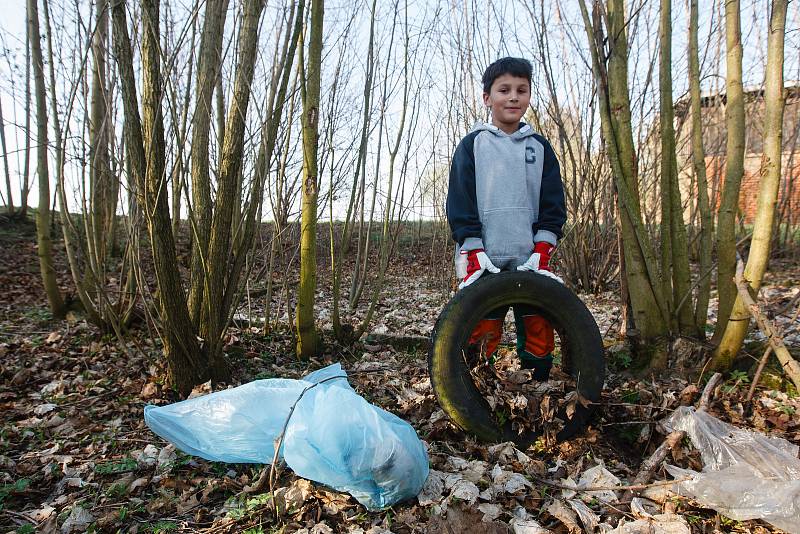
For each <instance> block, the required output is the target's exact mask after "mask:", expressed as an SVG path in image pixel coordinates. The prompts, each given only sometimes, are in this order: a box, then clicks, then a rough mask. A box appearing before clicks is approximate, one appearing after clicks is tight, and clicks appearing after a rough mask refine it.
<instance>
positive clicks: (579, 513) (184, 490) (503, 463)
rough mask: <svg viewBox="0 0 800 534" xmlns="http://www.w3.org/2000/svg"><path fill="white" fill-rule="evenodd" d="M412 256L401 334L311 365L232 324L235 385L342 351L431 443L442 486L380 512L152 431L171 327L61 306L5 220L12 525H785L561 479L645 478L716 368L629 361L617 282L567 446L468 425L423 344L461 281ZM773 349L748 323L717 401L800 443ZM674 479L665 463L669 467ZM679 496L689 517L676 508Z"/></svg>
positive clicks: (379, 399) (793, 340)
mask: <svg viewBox="0 0 800 534" xmlns="http://www.w3.org/2000/svg"><path fill="white" fill-rule="evenodd" d="M427 246H428V247H429V245H427ZM421 248H424V247H421ZM56 250H57V254H58V257H57V266H58V269H59V278H60V283H61V285H62V289H64V290H68V288H69V287H70V286H71V282H70V279H69V277H68V270H67V269H66V266H65V260H64V258H63V249H61V248H59V246H58V244H57V246H56ZM426 250H427V249H426ZM400 252H401V253H398V254H396V255H395V263H394V265H393V268H392V269H393V270H392V272H391V273H390V276H389V278H388V282H387V286H386V288H385V290H384V292H383V298H382V301H381V304H380V305H379V307H378V310H377V312H376V319H375V321H374V323H373V325H372V328H371V331H373V332H376V333H377V334H383V336H380V335H379V336H374V337H372V338H368V339H367V340H366V341H365V342H359V343H356V344H354V345H352V346H348V347H342V346H340V345H338V344H336V343H335V342H333V341H332V340H331V339H327V338H326V345H325V347H326V348H325V351H324V353H323V355H322V356H321V357H319V358H317V359H312V360H311V361H309V362H298V360H297V359H296V358H295V356H294V350H293V341H292V339H291V337H290V336H289V335H288V334H287V333H286V331H285V330H281V329H277V330H275V331H273V332H272V333H270V334H269V335H267V336H265V335H262V333H261V328H260V327H258V326H247V325H246V324H245V323H239V324H238V326H235V327H232V328H231V329H230V333H229V335H228V339H227V345H226V353H227V354H228V356H229V358H230V360H231V362H232V364H233V369H234V376H235V379H234V381H233V382H234V383H233V384H231V385H233V386H235V385H239V384H242V383H245V382H248V381H251V380H254V379H261V378H273V377H281V378H299V377H301V376H303V375H304V374H306V373H307V372H309V371H311V370H314V369H317V368H320V367H323V366H324V365H327V364H329V363H333V362H341V363H342V366H343V367H344V368H345V370H347V371H348V372H349V373H350V382H351V384H352V385H353V387H354V388H355V390H356V391H357V392H358V393H359V394H361V395H363V396H364V397H365V398H366V399H367V400H369V401H370V402H372V403H374V404H376V405H378V406H381V407H382V408H384V409H386V410H389V411H391V412H393V413H395V414H396V415H398V416H400V417H401V418H403V419H405V420H406V421H408V422H409V423H410V424H411V425H413V427H414V428H415V429H416V431H417V433H418V435H419V437H420V438H421V439H423V440H424V442H425V443H426V446H427V448H428V453H429V457H430V467H431V470H432V471H431V473H432V474H431V477H430V478H429V481H428V484H427V485H426V487H425V491H424V492H423V493H422V494H421V495H420V496H419V497H418V498H416V499H413V500H411V501H408V502H405V503H401V504H398V505H395V506H393V507H392V508H390V509H388V510H385V511H381V512H369V511H367V510H366V509H365V508H364V507H363V506H361V505H360V504H358V502H356V501H355V500H354V499H353V498H352V497H350V496H349V495H347V494H346V493H339V492H336V491H333V490H331V489H329V488H326V487H324V486H322V485H320V484H317V483H313V482H309V481H307V480H304V479H301V478H299V477H297V476H295V475H294V474H293V473H292V472H291V471H290V470H288V469H283V470H282V471H280V476H279V479H278V481H277V484H276V485H275V487H273V490H274V492H275V494H274V495H270V493H269V492H268V490H264V491H263V492H258V493H248V492H247V491H245V488H246V487H247V486H248V485H249V484H252V483H253V481H254V480H255V479H256V478H258V476H259V474H260V472H261V470H262V469H263V466H261V465H254V464H224V463H219V462H209V461H205V460H202V459H199V458H197V457H191V456H188V455H186V454H183V453H182V452H180V451H178V450H175V448H174V447H173V446H172V445H170V444H168V443H166V442H165V441H163V440H162V439H161V438H159V437H158V436H156V435H155V434H153V432H151V431H150V429H149V428H148V427H147V426H146V425H145V422H144V417H143V409H144V406H145V405H146V404H156V405H165V404H169V403H171V402H175V401H176V400H178V397H177V396H176V395H175V393H174V392H173V391H171V390H170V389H169V388H167V387H165V386H164V377H165V374H166V369H165V363H164V360H163V357H162V356H161V349H160V342H159V341H158V339H157V337H155V336H154V335H153V333H152V332H151V330H150V329H148V328H147V327H145V326H143V327H142V328H141V329H139V330H137V331H134V332H133V333H132V334H131V338H130V339H127V340H126V345H127V353H126V352H125V351H122V350H121V347H120V344H119V343H118V342H117V341H116V340H114V339H113V338H112V337H110V336H108V335H103V334H101V333H100V332H99V331H97V330H96V329H95V328H93V327H92V326H90V325H88V324H87V323H86V322H85V321H84V320H83V319H82V318H81V317H80V316H78V315H75V314H69V315H68V317H67V318H66V319H65V320H61V321H54V320H53V319H52V317H51V316H50V313H49V311H48V309H47V305H46V304H47V303H46V301H45V299H44V295H43V292H42V290H41V281H40V276H39V266H38V260H37V256H36V243H35V233H34V232H33V229H32V227H31V226H20V225H17V226H9V225H8V224H6V225H4V226H3V227H1V228H0V412H1V413H2V420H1V421H0V423H1V424H2V427H0V531H2V532H11V531H15V532H17V533H23V532H64V533H67V532H131V533H133V532H153V533H155V532H161V533H165V532H249V533H253V534H255V533H259V532H287V533H288V532H310V533H317V534H321V533H328V532H353V533H359V532H360V533H370V534H379V533H386V532H393V533H398V534H400V533H410V532H420V533H437V532H442V533H473V532H474V533H478V532H490V533H505V532H516V533H535V532H544V531H545V530H542V528H544V529H548V530H549V531H552V532H580V531H581V530H588V529H590V528H592V524H593V523H594V524H596V523H602V524H601V525H600V526H597V527H596V529H597V530H598V531H606V530H609V529H610V526H609V524H613V525H615V526H616V525H617V522H618V520H619V518H620V517H622V518H623V521H620V522H619V523H620V524H621V525H622V526H620V527H619V528H620V529H621V530H619V532H635V531H637V530H636V528H638V527H642V525H644V527H643V528H645V529H647V528H650V529H652V530H650V531H651V532H686V531H689V530H690V531H692V532H710V531H715V530H716V531H722V532H780V531H779V530H777V529H776V528H775V527H773V526H771V525H770V524H768V523H766V522H764V521H762V520H748V521H735V520H732V519H729V518H728V517H726V516H724V515H721V514H719V513H717V512H715V511H714V510H712V509H709V508H705V507H703V506H702V505H701V504H699V503H698V502H696V501H694V500H692V499H690V498H688V497H683V496H678V495H676V494H674V493H671V492H670V491H668V490H669V486H665V485H660V486H659V485H655V486H653V487H652V488H650V489H651V490H652V491H649V492H646V493H647V496H648V499H644V500H642V501H637V503H641V504H642V506H635V507H634V509H633V510H631V511H628V510H622V511H620V512H619V513H616V512H615V505H614V502H615V501H618V500H619V498H620V497H621V492H616V493H615V492H613V491H610V490H607V491H605V492H597V491H595V492H586V491H579V492H578V493H577V494H576V493H575V492H574V491H570V490H568V489H564V488H563V487H559V485H561V486H564V485H566V484H568V483H569V481H573V482H574V481H578V480H579V479H581V478H582V477H583V479H584V480H586V479H587V478H591V479H592V480H591V482H589V485H593V486H608V485H611V486H616V485H619V484H629V483H630V482H631V481H632V480H633V478H634V477H635V476H636V474H637V472H638V470H639V467H640V464H641V463H642V461H643V459H645V458H647V457H648V456H649V455H650V454H651V453H652V452H653V450H654V449H655V448H656V447H657V446H658V445H659V444H661V442H662V441H663V440H664V434H663V431H662V430H660V428H659V427H658V425H657V423H658V422H659V421H660V420H662V419H663V418H664V417H665V416H667V415H669V414H670V413H671V412H672V411H673V410H674V409H675V408H677V407H678V406H680V405H682V404H683V405H686V404H693V403H694V402H695V401H696V400H697V397H698V396H699V392H700V391H701V390H702V389H703V386H704V381H705V380H706V379H707V373H706V374H701V373H696V374H695V376H696V375H700V376H699V378H693V379H692V381H690V380H688V379H687V378H685V377H683V376H681V375H680V374H679V373H674V374H670V373H664V374H659V375H657V376H645V377H642V376H634V375H633V374H631V373H630V372H629V370H628V369H627V367H628V366H629V365H630V356H629V355H628V354H627V352H626V351H625V348H624V345H623V344H622V343H621V342H620V340H619V339H618V337H617V331H618V329H619V325H618V321H619V303H618V302H617V301H616V294H615V293H613V292H609V293H605V294H601V295H581V298H582V299H583V300H584V301H585V303H586V304H587V306H588V307H589V309H590V310H591V311H592V313H593V314H594V316H595V319H596V321H597V323H598V326H599V327H600V332H601V334H602V335H603V336H604V344H605V346H606V347H607V354H606V363H607V369H608V371H607V379H606V384H605V391H604V393H603V397H602V402H601V406H600V407H599V409H598V410H597V412H596V415H595V416H594V417H593V419H592V421H591V424H590V426H589V428H588V429H587V431H586V432H584V433H583V434H582V435H581V436H579V437H577V438H574V439H571V440H569V441H567V442H565V443H561V444H548V445H547V446H544V447H542V446H539V447H531V448H529V449H528V450H526V451H519V450H517V449H516V448H515V447H514V446H513V445H512V444H509V443H506V444H485V443H481V442H478V441H476V440H475V439H473V438H472V437H470V436H469V435H467V434H465V433H464V432H462V431H461V430H459V429H458V428H456V427H455V426H454V425H452V424H451V423H450V422H449V421H448V420H447V418H446V417H445V416H444V414H443V412H442V411H441V409H440V408H439V406H438V404H437V402H436V399H435V396H434V393H433V391H432V389H431V385H430V379H429V377H428V372H427V353H426V351H427V348H426V343H425V341H424V338H425V337H426V336H429V335H430V332H431V329H432V327H433V325H434V323H435V320H436V317H437V316H438V314H439V312H440V311H441V309H442V307H443V306H444V304H445V303H446V302H447V300H448V299H449V297H450V295H451V293H450V291H449V289H448V288H447V287H443V286H444V285H445V284H443V283H442V282H441V278H438V280H440V281H438V282H437V281H436V280H437V279H436V277H435V276H431V275H430V274H426V273H427V272H428V271H430V272H433V270H435V269H434V268H428V270H427V271H426V272H420V269H419V266H420V265H421V264H422V261H421V260H420V259H419V258H421V257H424V256H425V255H426V254H427V252H426V251H425V250H420V251H419V252H418V254H417V253H416V252H415V251H408V250H401V251H400ZM324 256H325V255H324V254H321V258H324ZM322 261H324V260H322ZM771 267H772V271H770V273H769V274H768V275H767V278H766V280H765V286H764V290H763V291H762V292H761V295H760V303H761V304H762V305H763V306H764V308H765V309H766V310H767V311H768V313H769V314H770V316H771V317H772V318H773V319H774V320H775V321H776V323H777V324H778V325H779V327H781V328H782V329H783V332H784V334H785V336H786V340H787V343H788V344H789V345H790V349H791V350H792V351H793V352H794V353H795V355H797V349H798V347H799V346H800V342H798V337H799V336H800V332H798V324H797V322H796V321H795V322H794V323H792V322H791V318H792V314H793V313H794V311H795V309H794V306H791V307H789V309H786V308H787V304H789V303H792V302H794V303H795V306H796V299H795V297H796V295H797V294H798V292H800V286H799V285H798V281H800V267H798V266H797V265H789V264H786V263H781V262H780V261H776V262H773V264H772V266H771ZM322 270H325V269H324V266H323V268H321V271H322ZM286 272H290V271H288V270H287V271H286ZM327 278H328V275H327V274H325V275H321V276H320V280H319V287H320V292H319V307H318V315H319V318H320V325H321V326H322V327H323V331H325V329H326V328H329V327H330V324H329V323H330V311H329V310H330V294H329V291H328V290H327V288H328V287H329V286H330V284H329V281H328V279H327ZM712 306H713V302H712ZM242 312H243V314H242V315H243V316H250V317H251V318H254V317H256V316H258V313H259V309H258V306H257V304H256V303H254V302H250V306H249V307H247V306H245V307H244V308H243V310H242ZM255 323H256V322H255V321H251V322H250V323H249V324H250V325H253V324H255ZM392 339H400V340H402V341H403V342H402V343H395V342H393V341H392ZM415 340H416V341H419V343H418V344H415V342H416V341H415ZM679 345H680V344H679ZM763 345H764V342H763V336H762V337H759V335H757V333H756V334H753V335H752V336H751V337H750V338H749V341H748V344H747V345H746V346H747V347H748V352H749V353H750V354H745V355H744V357H743V358H742V360H741V362H742V365H740V369H741V370H740V371H734V372H732V373H731V374H730V375H728V376H726V377H725V378H724V381H723V382H722V383H721V385H720V386H719V387H717V388H716V391H715V392H714V396H713V400H712V402H711V404H710V407H709V412H710V413H711V414H712V415H714V416H715V417H718V418H719V419H722V420H723V421H726V422H729V423H732V424H733V425H735V426H737V427H743V428H748V429H752V430H754V431H755V432H758V433H763V434H768V435H770V436H777V437H782V438H784V439H786V440H788V441H790V442H792V443H794V444H795V445H797V444H800V415H798V414H799V413H800V398H798V396H797V394H796V393H797V392H796V391H794V390H793V388H791V386H789V385H787V383H786V382H785V381H784V380H782V377H781V376H780V374H779V373H777V372H775V371H773V372H772V373H767V375H765V378H764V379H762V381H761V383H760V384H759V388H758V389H757V390H756V394H755V396H754V397H753V399H752V401H750V402H745V397H746V394H747V391H748V388H749V385H750V384H749V381H750V379H751V378H752V372H753V371H752V369H751V367H752V363H753V362H754V361H755V360H757V359H758V358H759V357H760V356H761V353H762V351H763ZM687 347H688V348H687ZM695 348H696V347H695V346H694V345H692V344H684V345H683V349H682V350H679V351H677V352H678V353H680V354H682V356H680V358H682V361H680V362H675V364H676V365H675V366H676V367H677V365H678V364H680V365H684V366H687V367H691V368H694V369H701V368H702V365H703V363H704V361H705V358H706V355H704V354H702V352H699V351H697V350H695ZM366 370H369V372H362V371H366ZM684 374H685V373H684ZM768 386H769V387H768ZM201 389H202V388H198V390H201ZM206 391H208V387H206ZM668 463H671V464H674V465H678V466H680V467H684V468H692V469H695V470H697V471H699V470H701V469H702V461H701V460H700V455H699V453H698V451H697V450H696V449H695V448H694V447H693V446H692V445H691V443H690V442H689V441H688V440H683V441H682V442H680V443H679V444H678V445H677V446H676V447H675V448H674V449H673V450H672V453H671V455H670V456H669V457H668ZM598 465H599V466H602V468H595V467H596V466H598ZM587 472H588V473H587ZM611 474H613V475H614V476H616V477H617V478H618V480H617V479H614V478H613V477H611ZM592 475H595V476H594V478H592ZM598 475H602V476H598ZM670 478H671V477H670V476H669V475H668V474H667V473H666V472H665V471H664V470H663V469H661V470H659V471H658V472H657V473H656V475H655V477H654V480H655V481H663V480H669V479H670ZM565 481H566V482H565ZM273 497H274V498H273ZM273 502H274V503H277V506H273ZM276 508H277V510H276ZM665 510H668V511H671V512H674V513H675V514H676V515H659V514H662V513H663V512H664V511H665ZM625 523H627V525H626V524H625ZM587 525H588V527H587ZM626 526H627V527H628V529H627V530H625V528H626ZM540 527H541V528H540ZM643 531H647V530H643Z"/></svg>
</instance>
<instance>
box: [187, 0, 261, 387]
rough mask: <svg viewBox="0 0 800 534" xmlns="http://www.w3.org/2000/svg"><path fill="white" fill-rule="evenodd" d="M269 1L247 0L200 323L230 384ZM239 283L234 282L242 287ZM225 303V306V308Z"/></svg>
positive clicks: (218, 374)
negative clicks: (236, 219) (234, 304)
mask: <svg viewBox="0 0 800 534" xmlns="http://www.w3.org/2000/svg"><path fill="white" fill-rule="evenodd" d="M263 8H264V0H247V1H246V2H245V4H244V7H243V10H244V16H243V18H242V23H241V30H240V37H239V66H238V68H237V71H236V79H235V81H234V86H233V97H232V99H231V106H230V113H229V114H228V122H227V124H226V125H225V141H224V146H223V149H222V155H221V161H220V167H219V177H218V184H217V198H216V202H215V209H214V215H213V219H212V224H211V236H210V239H209V242H208V265H206V272H207V273H208V274H207V289H206V295H205V299H204V303H205V304H204V305H205V306H206V310H205V312H204V314H203V316H204V319H203V320H202V321H201V322H200V335H201V337H202V338H203V339H205V342H206V347H205V352H206V354H207V357H208V359H209V365H210V366H211V372H212V378H214V379H216V380H227V378H228V377H229V370H228V367H227V364H226V362H225V360H224V358H223V356H222V352H221V351H222V336H223V333H224V331H225V327H226V326H227V319H228V313H229V309H228V308H227V307H226V306H225V305H224V302H225V300H224V297H225V293H226V286H227V285H228V284H227V282H229V277H228V274H229V270H230V267H231V265H230V263H229V257H230V254H231V252H232V247H233V245H232V237H231V234H232V232H231V228H232V223H233V214H234V213H235V212H236V213H238V211H239V207H238V206H236V205H235V203H236V200H237V199H236V192H237V190H238V189H239V187H240V185H239V182H240V181H241V177H242V174H241V169H242V160H243V151H244V130H245V117H246V116H247V108H248V105H249V103H250V92H251V86H252V82H253V73H254V70H255V60H256V52H257V45H258V28H259V21H260V19H261V11H262V10H263ZM237 282H238V278H237V279H234V280H231V281H230V283H234V284H235V283H237ZM220 304H223V305H220Z"/></svg>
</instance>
